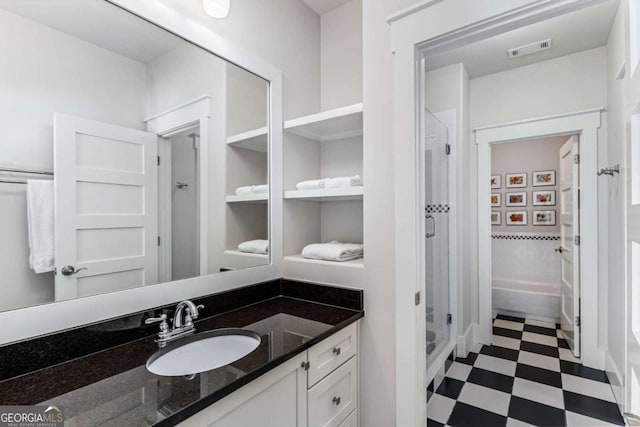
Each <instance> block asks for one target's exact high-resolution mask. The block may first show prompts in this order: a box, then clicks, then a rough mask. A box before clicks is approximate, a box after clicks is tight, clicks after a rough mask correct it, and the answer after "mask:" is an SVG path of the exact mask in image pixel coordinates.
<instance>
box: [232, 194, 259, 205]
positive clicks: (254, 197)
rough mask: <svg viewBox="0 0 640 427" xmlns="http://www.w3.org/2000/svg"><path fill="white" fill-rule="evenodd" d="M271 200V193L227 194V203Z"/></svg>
mask: <svg viewBox="0 0 640 427" xmlns="http://www.w3.org/2000/svg"><path fill="white" fill-rule="evenodd" d="M268 201H269V194H267V193H264V194H242V195H237V194H234V195H232V196H227V203H267V202H268Z"/></svg>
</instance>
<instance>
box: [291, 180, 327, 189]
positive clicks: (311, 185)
mask: <svg viewBox="0 0 640 427" xmlns="http://www.w3.org/2000/svg"><path fill="white" fill-rule="evenodd" d="M328 180H329V178H323V179H311V180H309V181H302V182H299V183H297V184H296V188H297V189H298V190H320V189H321V188H324V184H325V183H326V182H327V181H328Z"/></svg>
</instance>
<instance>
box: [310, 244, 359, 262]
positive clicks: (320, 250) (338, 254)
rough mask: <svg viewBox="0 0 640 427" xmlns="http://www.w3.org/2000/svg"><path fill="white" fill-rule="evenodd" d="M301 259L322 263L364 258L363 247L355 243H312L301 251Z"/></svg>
mask: <svg viewBox="0 0 640 427" xmlns="http://www.w3.org/2000/svg"><path fill="white" fill-rule="evenodd" d="M302 256H303V258H309V259H320V260H324V261H338V262H342V261H349V260H352V259H356V258H362V257H363V256H364V246H363V245H361V244H357V243H340V242H336V241H332V242H329V243H312V244H310V245H307V246H305V247H304V249H303V250H302Z"/></svg>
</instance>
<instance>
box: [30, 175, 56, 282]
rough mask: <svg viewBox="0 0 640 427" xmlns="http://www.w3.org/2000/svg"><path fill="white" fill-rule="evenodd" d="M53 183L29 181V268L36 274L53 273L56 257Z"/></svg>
mask: <svg viewBox="0 0 640 427" xmlns="http://www.w3.org/2000/svg"><path fill="white" fill-rule="evenodd" d="M53 218H54V213H53V181H48V180H33V179H30V180H28V181H27V225H28V229H29V267H31V269H33V271H34V272H36V273H46V272H49V271H53V269H54V267H55V265H54V264H55V257H54V250H55V248H54V219H53Z"/></svg>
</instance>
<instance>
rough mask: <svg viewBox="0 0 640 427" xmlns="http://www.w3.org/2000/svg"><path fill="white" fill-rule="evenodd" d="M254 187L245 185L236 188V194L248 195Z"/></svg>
mask: <svg viewBox="0 0 640 427" xmlns="http://www.w3.org/2000/svg"><path fill="white" fill-rule="evenodd" d="M252 189H253V185H247V186H244V187H238V188H236V194H237V195H238V196H246V195H247V194H251V190H252Z"/></svg>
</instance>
